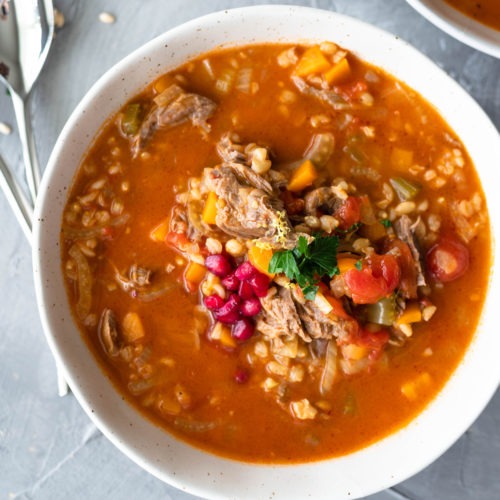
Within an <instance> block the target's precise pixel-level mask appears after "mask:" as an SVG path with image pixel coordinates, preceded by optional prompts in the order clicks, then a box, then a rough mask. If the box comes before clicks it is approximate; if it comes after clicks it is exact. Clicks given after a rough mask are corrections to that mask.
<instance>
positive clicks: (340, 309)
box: [325, 295, 352, 319]
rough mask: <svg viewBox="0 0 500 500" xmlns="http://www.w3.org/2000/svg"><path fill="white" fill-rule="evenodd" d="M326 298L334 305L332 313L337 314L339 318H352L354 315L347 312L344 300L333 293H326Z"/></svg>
mask: <svg viewBox="0 0 500 500" xmlns="http://www.w3.org/2000/svg"><path fill="white" fill-rule="evenodd" d="M325 298H326V300H328V302H329V303H330V305H331V306H332V310H331V313H330V314H334V315H335V316H337V318H341V319H352V317H351V316H349V314H347V312H346V310H345V309H344V306H343V305H342V302H341V301H340V300H339V299H337V298H336V297H333V296H332V295H325Z"/></svg>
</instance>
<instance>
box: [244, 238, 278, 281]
mask: <svg viewBox="0 0 500 500" xmlns="http://www.w3.org/2000/svg"><path fill="white" fill-rule="evenodd" d="M272 257H273V251H272V250H271V249H270V248H260V247H258V246H257V245H253V246H252V247H250V248H249V250H248V260H249V261H250V263H251V264H252V266H253V267H255V268H256V269H258V270H259V271H260V272H261V273H264V274H267V275H268V276H269V277H270V278H273V277H274V274H273V273H270V272H269V263H270V262H271V259H272Z"/></svg>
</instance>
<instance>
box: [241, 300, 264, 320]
mask: <svg viewBox="0 0 500 500" xmlns="http://www.w3.org/2000/svg"><path fill="white" fill-rule="evenodd" d="M261 309H262V305H261V303H260V300H259V299H258V298H257V297H252V298H251V299H247V300H245V301H244V302H243V303H242V304H241V306H240V312H241V314H243V316H255V315H256V314H259V313H260V311H261Z"/></svg>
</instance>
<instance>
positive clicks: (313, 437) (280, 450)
mask: <svg viewBox="0 0 500 500" xmlns="http://www.w3.org/2000/svg"><path fill="white" fill-rule="evenodd" d="M284 48H285V47H283V46H280V45H266V46H254V47H247V48H242V49H232V50H227V51H220V52H215V53H210V54H208V55H207V56H203V57H200V58H198V59H196V60H194V61H191V62H189V63H187V64H185V65H184V66H182V67H180V68H179V69H178V70H176V71H174V72H173V73H172V75H182V79H181V81H182V82H183V83H182V84H183V86H184V88H186V89H187V90H190V91H193V92H198V93H200V94H203V95H206V96H208V97H210V98H212V99H213V100H215V101H216V102H217V104H218V110H217V112H216V113H215V115H214V116H213V118H212V119H211V120H210V124H211V133H210V135H209V140H206V141H205V140H200V132H199V130H197V129H195V128H193V127H192V126H191V125H190V124H185V125H182V126H179V127H177V128H173V129H170V130H167V131H161V130H159V131H157V133H156V134H155V136H154V138H153V139H152V140H151V141H150V143H149V144H148V147H147V154H146V155H142V157H141V155H139V157H137V158H135V159H133V158H132V157H131V155H130V153H129V151H130V145H129V140H128V139H127V138H125V137H124V136H123V134H122V133H121V132H120V125H119V122H120V116H119V114H118V115H117V116H115V117H113V118H112V119H111V120H110V121H109V122H108V123H107V124H105V125H104V127H103V128H102V130H101V131H100V133H99V135H98V137H97V139H96V141H95V143H94V145H93V146H92V147H91V148H90V149H89V151H88V153H87V154H86V156H85V158H84V160H83V162H82V166H81V167H80V168H79V171H78V174H77V176H76V178H75V182H74V184H73V186H72V189H71V194H70V196H69V198H68V200H69V201H68V209H69V207H70V206H71V203H72V202H73V201H74V200H76V199H78V196H79V194H81V193H83V192H84V191H85V189H86V188H87V187H88V186H89V185H90V184H91V183H92V182H93V181H94V180H95V179H96V178H102V177H104V178H106V179H107V186H108V188H109V190H110V192H111V193H112V195H113V196H117V197H119V199H120V200H122V201H123V203H124V206H125V211H126V213H128V214H130V219H129V220H128V221H127V223H126V225H125V227H124V228H114V229H113V233H114V234H113V238H112V239H108V240H106V239H105V240H103V241H99V243H98V245H97V248H96V254H97V256H96V257H95V258H93V259H89V261H90V262H91V268H92V271H93V274H94V276H95V281H94V285H93V292H92V295H93V300H92V313H93V314H94V315H95V316H96V317H99V315H100V314H101V311H102V309H103V308H104V307H108V308H111V309H113V310H114V311H115V313H116V315H117V317H118V318H123V316H124V315H125V314H126V313H127V312H128V311H136V312H138V313H139V314H140V317H141V319H142V322H143V325H144V329H145V332H146V335H145V337H144V339H142V342H141V344H142V345H147V346H148V349H150V357H149V359H148V363H149V364H150V365H151V366H152V367H153V370H154V372H155V379H156V380H157V385H156V386H155V387H154V388H153V389H151V390H150V391H148V392H146V393H145V394H141V395H138V396H133V395H131V394H130V392H129V390H128V389H127V384H128V382H129V376H130V366H129V363H127V362H125V361H123V360H121V359H120V358H116V359H113V361H111V360H110V358H109V357H108V356H107V355H106V354H105V353H104V351H103V348H102V345H101V343H100V341H99V339H98V335H97V328H96V325H95V324H93V325H92V326H90V327H87V326H85V325H84V324H83V322H82V320H80V319H78V318H76V317H75V321H77V323H78V325H79V327H80V329H81V331H82V335H83V337H84V339H85V340H86V341H87V342H88V345H89V347H90V348H91V350H92V352H93V353H94V355H96V357H97V359H98V360H99V362H100V364H101V366H102V369H103V370H104V371H105V372H106V373H107V374H108V376H109V377H110V378H111V380H112V381H113V383H114V384H115V385H116V388H117V390H118V391H119V392H120V393H121V394H123V396H124V397H126V398H127V400H129V401H130V402H131V403H132V404H133V405H134V406H135V407H136V408H137V409H138V410H139V411H141V412H142V413H143V414H144V415H145V416H146V417H147V418H149V419H151V420H152V421H153V422H155V423H156V424H158V425H160V426H162V427H164V428H165V429H166V430H167V431H169V432H171V433H173V434H175V435H176V436H178V437H180V438H182V439H185V440H187V441H189V442H190V443H192V444H194V445H196V446H198V447H200V448H203V449H207V450H209V451H211V452H214V453H217V454H221V455H225V456H229V457H233V458H237V459H241V460H245V461H256V462H282V463H283V462H284V463H290V462H300V461H311V460H317V459H321V458H326V457H333V456H338V455H343V454H347V453H350V452H353V451H355V450H357V449H359V448H362V447H365V446H367V445H369V444H370V443H373V442H375V441H377V440H379V439H381V438H382V437H384V436H386V435H388V434H390V433H392V432H394V431H396V430H397V429H399V428H401V427H402V426H404V425H406V424H407V423H408V422H409V421H410V420H411V419H413V418H414V417H415V416H416V415H418V413H420V412H421V411H422V410H423V408H424V407H425V406H426V405H428V404H429V402H430V401H431V400H432V399H433V398H434V397H435V396H436V394H437V393H438V392H439V390H440V389H441V388H442V387H443V385H444V384H445V383H446V381H447V380H448V378H449V377H450V375H451V373H452V372H453V370H454V369H455V368H456V366H457V364H458V363H459V362H460V359H461V358H462V356H463V355H464V352H465V350H466V349H467V346H468V345H469V343H470V341H471V338H472V336H473V334H474V330H475V328H476V325H477V322H478V318H479V315H480V312H481V308H482V304H483V300H484V294H485V290H486V283H487V278H488V268H489V265H488V263H489V261H490V234H489V231H488V227H487V225H485V226H484V227H483V229H482V230H481V231H480V232H479V234H478V235H477V236H476V237H475V238H474V239H473V240H472V242H471V243H470V244H469V251H470V257H471V258H470V267H469V271H468V273H467V274H466V275H465V276H463V277H462V278H460V279H459V280H456V281H454V282H452V283H449V284H446V286H445V287H444V288H442V289H439V288H437V287H433V291H432V301H433V303H434V304H435V305H436V306H437V312H436V314H435V315H434V317H433V318H432V320H431V321H430V322H429V323H428V324H418V325H416V326H415V327H414V334H413V336H412V338H411V339H410V340H409V341H408V342H407V344H406V345H405V346H404V347H403V348H396V347H389V348H388V350H387V354H388V356H387V362H386V363H379V364H378V365H376V366H375V367H374V368H373V369H372V370H371V371H370V372H369V373H362V374H358V375H354V376H350V377H346V376H343V377H342V378H341V379H340V381H338V382H336V384H335V387H334V390H333V391H332V394H331V395H330V396H329V401H330V404H331V411H329V412H327V413H325V414H323V415H322V417H321V418H317V419H315V420H314V421H297V420H295V419H293V418H291V416H290V414H289V413H287V412H284V411H283V410H282V409H281V408H280V407H279V406H278V405H276V404H274V403H273V402H271V401H272V399H273V395H272V394H267V393H265V392H264V391H263V390H262V388H261V387H260V383H261V380H262V377H257V376H256V374H258V373H259V371H261V372H262V371H263V370H264V367H263V365H262V364H261V365H259V363H258V362H256V364H255V365H254V366H253V367H251V368H250V377H249V380H248V381H247V382H246V383H245V384H237V383H236V382H235V378H234V374H235V372H236V370H238V369H239V368H240V367H248V366H249V364H248V353H251V352H252V349H253V344H254V342H255V340H256V339H255V337H254V338H253V339H251V340H250V341H248V342H247V343H246V344H244V345H241V346H239V347H238V348H237V349H236V350H234V351H228V350H225V349H222V348H220V346H218V345H216V344H215V343H213V342H211V341H209V340H208V338H207V337H206V336H203V335H202V336H201V337H200V339H199V342H200V345H199V348H198V347H196V339H195V337H194V336H193V334H192V333H191V332H192V330H193V329H194V327H195V319H194V315H193V308H194V307H195V306H196V305H197V304H198V302H199V297H198V295H196V294H189V293H187V292H185V291H184V290H183V289H182V288H181V287H178V288H177V289H176V291H175V293H170V294H167V295H166V296H163V297H161V298H159V299H157V300H155V301H152V302H149V303H146V304H141V303H139V302H138V301H137V300H134V299H133V298H131V297H130V296H129V295H127V294H125V293H124V292H122V291H121V290H120V289H116V287H113V286H112V285H110V284H113V283H114V282H115V280H114V274H115V268H116V269H120V270H122V269H126V268H128V267H129V266H130V265H131V264H132V263H134V262H140V263H141V265H144V266H146V267H150V268H152V269H155V270H162V269H164V268H165V266H167V265H168V264H175V263H176V258H178V255H177V254H176V253H174V251H173V250H172V249H171V248H169V247H168V246H167V245H164V244H159V243H157V242H153V241H152V240H151V239H150V237H149V235H150V231H151V230H152V228H154V227H155V226H156V225H157V224H158V223H159V222H161V221H162V220H164V219H165V217H166V216H167V215H168V214H169V212H170V209H171V207H172V206H173V204H174V202H175V193H176V192H179V191H183V190H185V189H186V180H187V178H188V177H189V176H194V175H196V176H199V175H200V174H201V172H202V169H203V168H204V167H205V166H207V165H208V166H211V165H216V164H218V163H219V162H220V159H219V158H218V156H217V153H216V151H215V147H214V143H215V142H216V141H217V140H218V139H219V137H220V136H221V134H222V133H224V132H226V131H228V130H232V131H235V132H236V133H238V134H239V135H240V137H241V139H242V141H243V142H250V141H256V142H259V143H263V144H268V145H271V146H272V149H273V151H274V152H275V154H276V158H277V160H278V161H280V162H286V161H290V160H296V159H297V158H301V157H302V155H303V152H304V150H305V149H306V147H307V145H308V142H309V140H310V137H311V135H312V134H313V133H314V132H317V131H318V129H313V128H312V126H311V125H310V121H309V118H310V117H311V116H314V115H317V114H319V113H321V114H326V115H328V116H330V117H334V113H333V112H332V110H331V109H328V108H327V107H326V106H324V105H323V104H321V103H319V102H317V101H315V100H313V99H312V98H299V99H298V100H297V101H296V102H294V103H293V104H291V105H290V106H289V107H288V108H289V112H286V111H283V110H282V109H281V110H280V109H279V106H280V105H279V94H280V93H281V92H282V90H283V89H289V90H291V91H294V92H296V89H295V88H294V86H293V84H292V83H291V81H290V69H283V68H281V67H279V66H278V65H277V64H276V59H277V56H278V54H279V53H281V52H282V51H283V49H284ZM206 58H209V60H210V63H211V66H212V68H213V71H214V72H215V73H216V74H217V73H220V72H221V71H223V69H224V68H226V67H227V66H228V65H229V64H230V62H231V60H232V59H234V60H236V61H239V62H242V61H244V63H245V64H246V65H248V64H249V63H250V64H251V66H252V67H253V75H254V80H255V81H257V82H258V84H259V90H258V92H257V93H256V94H255V95H254V96H249V95H248V94H243V93H241V92H238V91H232V92H230V93H229V94H228V95H224V96H223V95H221V94H220V93H218V92H217V91H215V90H214V82H213V80H212V79H211V78H210V77H209V76H208V75H207V72H206V68H205V67H204V64H203V63H202V60H203V59H206ZM349 61H350V63H351V67H352V69H353V75H352V81H357V80H359V79H362V80H364V79H365V76H366V75H367V73H369V74H370V75H376V78H369V79H370V80H377V81H376V82H372V83H369V84H368V88H369V92H370V93H371V95H373V97H374V101H375V104H374V105H373V106H371V107H367V108H363V109H360V110H359V111H357V112H354V114H355V115H357V116H358V117H359V123H360V124H365V125H373V126H374V127H375V130H376V139H375V140H373V141H365V142H364V143H363V151H364V153H365V154H366V155H367V156H369V157H370V158H371V165H372V166H373V167H374V168H376V169H377V170H378V171H379V172H380V173H381V174H382V176H383V180H384V181H387V179H388V178H389V177H390V176H393V175H396V174H397V175H401V168H402V167H401V165H399V166H398V165H395V164H394V161H392V160H391V151H392V150H393V148H394V145H395V144H397V146H399V147H402V148H406V149H411V150H413V151H414V162H415V163H418V164H419V165H423V166H425V168H426V169H428V168H430V167H431V166H432V165H433V164H434V162H435V161H436V158H437V155H439V154H440V152H441V150H442V148H443V147H444V145H445V144H446V147H448V145H449V144H450V140H448V142H446V143H445V136H446V135H448V136H449V137H451V138H452V141H455V144H456V145H458V146H459V147H460V143H459V142H458V139H457V138H456V136H455V135H454V134H453V132H452V131H451V130H450V128H449V127H448V126H447V125H446V124H445V123H444V121H443V120H442V119H441V118H440V116H439V115H438V114H437V113H436V111H435V110H434V109H433V108H432V107H431V106H430V105H429V104H428V103H426V102H425V101H424V100H423V99H422V98H421V97H420V96H418V95H417V94H416V93H415V92H413V91H412V90H410V89H408V88H407V87H406V86H404V85H403V84H401V83H397V82H396V81H395V80H394V79H393V78H392V77H390V76H388V75H386V74H385V73H384V72H383V71H381V70H380V69H377V68H374V67H371V66H369V65H367V64H365V63H363V62H361V61H360V60H358V59H356V58H354V57H353V56H352V55H349ZM164 78H165V77H164ZM167 78H170V77H167ZM346 85H347V84H346ZM296 93H297V92H296ZM297 94H298V93H297ZM154 95H155V90H154V86H153V85H150V86H148V87H147V88H146V89H145V90H144V91H143V92H142V93H141V94H140V95H139V96H138V97H136V98H134V99H133V100H132V101H133V102H142V103H148V102H150V100H151V99H152V97H154ZM332 123H335V120H332V122H331V123H330V124H326V125H324V126H322V127H320V128H319V130H322V129H324V130H331V131H333V133H334V135H335V138H336V149H335V153H334V157H333V159H332V161H331V162H330V163H329V164H328V166H327V168H329V169H331V170H333V172H330V175H332V176H333V175H335V176H344V177H346V178H347V179H349V171H350V167H351V165H352V161H351V160H350V159H349V158H348V157H347V155H345V154H344V153H343V145H344V144H345V141H346V137H347V135H348V132H347V131H346V130H345V129H344V130H339V129H337V128H335V127H334V126H332ZM464 155H465V159H466V165H465V167H464V168H463V170H462V173H463V182H461V183H460V185H459V186H457V185H455V184H452V183H451V182H449V183H447V184H446V185H445V186H443V187H441V188H439V189H433V188H431V187H428V185H426V183H425V182H423V183H422V185H423V186H424V189H423V190H422V192H421V193H420V195H419V198H418V199H419V200H423V199H427V200H428V202H429V204H430V211H431V212H435V213H438V214H439V215H440V216H441V218H442V228H443V230H446V228H452V222H451V219H450V215H449V214H448V212H447V206H448V205H447V204H446V203H442V202H440V201H438V200H439V198H444V199H446V200H451V199H454V198H456V197H458V198H467V197H470V196H471V195H472V193H474V192H479V193H481V194H482V191H481V187H480V185H479V181H478V178H477V175H476V173H475V172H474V169H473V167H472V165H471V162H470V160H469V158H468V157H467V154H466V153H465V152H464ZM392 158H393V157H392ZM393 160H394V158H393ZM391 161H392V163H391ZM114 165H120V172H119V173H114V174H113V175H110V174H109V173H108V171H109V169H110V168H111V167H113V166H114ZM352 181H353V182H355V184H356V185H357V186H358V188H359V190H360V191H361V192H363V191H364V192H367V193H368V194H371V195H373V197H374V198H377V197H380V196H379V194H378V193H379V191H377V190H379V189H380V184H381V183H380V184H378V185H375V184H374V183H373V182H370V181H365V180H363V179H361V178H353V179H352ZM441 201H442V200H441ZM62 243H63V245H62V260H63V265H64V263H65V262H66V260H67V251H68V247H69V243H70V242H69V241H67V240H65V239H64V237H63V238H62ZM183 270H184V266H182V265H180V266H179V265H178V266H177V267H176V268H175V269H174V271H173V272H171V274H169V275H167V276H166V278H165V279H167V280H170V281H172V282H177V283H178V282H179V281H182V272H183ZM109 287H110V288H112V291H110V290H109ZM67 289H68V296H69V300H70V303H71V304H72V305H73V307H74V304H75V301H76V300H77V295H78V291H77V287H76V285H75V283H74V282H73V281H72V280H70V279H68V280H67ZM75 316H76V315H75ZM94 323H95V322H94ZM139 349H140V347H139ZM165 360H168V361H167V362H166V364H165ZM169 360H173V362H170V361H169ZM423 373H427V374H429V375H430V380H431V381H432V382H431V383H430V384H423V385H422V387H420V388H419V391H418V396H417V397H416V398H415V399H413V400H412V399H408V398H407V397H406V396H405V395H403V393H402V390H401V387H402V384H404V383H405V382H407V381H411V380H415V379H416V378H417V377H418V376H419V375H420V374H423ZM179 383H180V384H181V386H182V387H181V389H185V390H186V391H187V392H188V393H189V395H190V401H191V404H190V408H189V409H187V410H182V411H181V413H180V414H179V415H177V416H172V415H170V414H168V412H162V411H160V410H158V408H157V406H155V401H156V400H157V399H158V398H161V397H162V396H163V395H164V396H165V397H167V398H172V391H173V390H174V388H175V387H176V384H179ZM177 389H179V387H177ZM291 390H292V396H293V397H294V398H295V399H300V398H301V397H311V394H312V395H313V396H316V397H318V389H317V387H316V385H315V386H311V387H308V385H307V384H301V385H300V389H293V388H292V389H291ZM207 423H208V424H209V426H208V427H210V426H211V425H212V424H215V426H214V427H213V428H211V429H207V428H206V425H205V424H207Z"/></svg>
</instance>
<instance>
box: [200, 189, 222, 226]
mask: <svg viewBox="0 0 500 500" xmlns="http://www.w3.org/2000/svg"><path fill="white" fill-rule="evenodd" d="M217 200H218V197H217V195H216V194H215V193H214V192H213V191H210V192H209V193H208V196H207V201H206V202H205V207H204V208H203V213H202V215H201V219H202V220H203V222H205V223H206V224H215V217H216V216H217Z"/></svg>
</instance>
